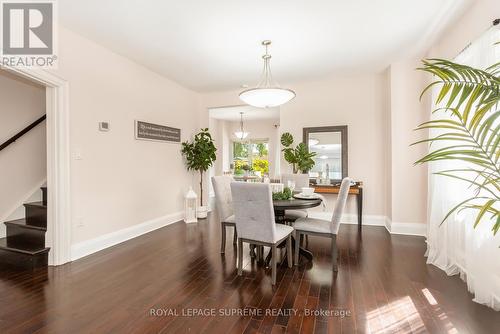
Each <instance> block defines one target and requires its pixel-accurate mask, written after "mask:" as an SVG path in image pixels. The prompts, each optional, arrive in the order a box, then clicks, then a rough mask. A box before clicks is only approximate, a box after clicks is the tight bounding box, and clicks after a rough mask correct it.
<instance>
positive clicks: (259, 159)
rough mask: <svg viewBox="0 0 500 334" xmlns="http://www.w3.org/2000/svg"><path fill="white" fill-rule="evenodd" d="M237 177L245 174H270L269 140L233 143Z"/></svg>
mask: <svg viewBox="0 0 500 334" xmlns="http://www.w3.org/2000/svg"><path fill="white" fill-rule="evenodd" d="M232 168H233V169H234V174H235V175H243V174H245V173H250V174H255V175H258V174H260V175H264V174H269V143H268V141H267V140H250V141H244V142H240V141H235V142H233V165H232Z"/></svg>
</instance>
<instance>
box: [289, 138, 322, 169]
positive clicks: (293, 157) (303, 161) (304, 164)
mask: <svg viewBox="0 0 500 334" xmlns="http://www.w3.org/2000/svg"><path fill="white" fill-rule="evenodd" d="M281 145H283V146H284V149H283V150H281V151H282V152H283V156H284V158H285V160H286V161H287V162H288V163H289V164H291V165H292V168H293V172H294V173H295V174H297V173H298V172H299V171H300V172H301V173H307V172H309V170H310V169H311V168H313V167H314V165H315V162H314V159H313V157H314V156H315V155H316V152H309V150H308V149H307V146H306V144H304V143H300V144H298V145H297V146H296V147H295V148H294V147H293V146H292V145H293V136H292V134H291V133H289V132H285V133H284V134H282V135H281Z"/></svg>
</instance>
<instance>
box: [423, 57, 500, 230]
mask: <svg viewBox="0 0 500 334" xmlns="http://www.w3.org/2000/svg"><path fill="white" fill-rule="evenodd" d="M420 70H423V71H425V72H428V73H431V74H432V75H434V78H435V79H436V81H434V82H433V83H431V84H430V85H429V86H427V88H426V89H425V90H424V91H423V92H422V95H423V94H424V93H425V92H426V91H427V90H428V89H429V88H431V87H433V86H435V85H437V86H438V87H439V89H438V91H439V94H438V95H437V98H436V104H438V105H443V107H438V108H437V109H436V110H434V112H438V111H440V110H444V111H446V112H447V113H448V114H447V115H445V116H441V117H436V118H435V119H433V120H431V121H428V122H425V123H423V124H421V125H419V126H418V128H417V129H418V130H424V131H427V130H428V129H439V130H440V131H441V132H440V133H439V135H434V136H431V137H430V138H428V139H424V140H421V141H419V142H417V143H414V144H419V143H425V144H433V143H439V142H443V141H444V144H443V145H442V147H440V148H434V147H431V146H429V147H430V150H429V151H430V152H429V153H428V154H426V155H425V156H424V157H422V158H421V159H420V160H418V161H417V162H416V163H419V164H420V163H428V162H436V161H442V160H448V161H457V160H459V161H460V162H462V163H463V164H467V167H466V168H465V167H462V166H460V167H456V168H452V169H448V170H442V171H439V172H436V173H435V174H438V175H441V176H444V177H450V178H454V179H458V180H461V181H463V182H467V183H469V185H470V187H472V188H473V189H475V192H474V194H473V195H472V197H470V198H468V199H466V200H464V201H462V202H461V203H459V204H457V205H456V206H454V207H453V208H451V209H450V211H449V212H448V213H447V214H446V216H445V217H444V218H443V222H444V221H445V220H446V219H447V218H448V217H449V216H450V215H451V214H452V213H453V212H455V211H459V210H464V209H469V210H475V212H476V214H475V215H476V218H475V221H474V227H476V226H477V224H479V223H480V221H481V218H483V217H485V216H488V217H490V218H491V219H492V220H493V222H494V225H493V227H492V232H493V234H496V233H497V232H498V231H499V230H500V210H499V204H500V164H499V158H500V132H499V125H498V119H500V110H499V109H498V103H500V78H499V76H498V74H499V73H500V62H499V63H496V64H494V65H492V66H491V67H489V68H487V69H485V70H482V69H477V68H473V67H470V66H466V65H462V64H457V63H454V62H451V61H449V60H445V59H428V60H424V61H423V66H422V68H420ZM438 115H443V113H441V114H438ZM450 115H451V117H450ZM431 148H432V149H431Z"/></svg>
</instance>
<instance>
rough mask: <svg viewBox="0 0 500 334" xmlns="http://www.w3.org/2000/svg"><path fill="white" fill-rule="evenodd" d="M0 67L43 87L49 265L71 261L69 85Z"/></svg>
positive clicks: (36, 73) (27, 71) (44, 75)
mask: <svg viewBox="0 0 500 334" xmlns="http://www.w3.org/2000/svg"><path fill="white" fill-rule="evenodd" d="M0 68H2V69H4V70H6V71H9V72H12V73H14V74H16V75H19V76H22V77H24V78H27V79H29V80H31V81H35V82H38V83H40V84H42V85H44V86H46V114H47V120H46V124H47V188H48V210H47V211H48V212H47V214H48V216H47V234H46V242H45V244H46V246H47V247H50V252H49V265H61V264H64V263H66V262H69V261H71V197H70V180H71V179H70V164H71V160H70V137H69V104H68V102H69V96H68V93H69V89H68V88H69V85H68V82H67V81H66V80H64V79H62V78H60V77H58V76H56V75H54V74H52V73H50V72H48V71H46V70H41V69H28V68H12V67H7V66H0Z"/></svg>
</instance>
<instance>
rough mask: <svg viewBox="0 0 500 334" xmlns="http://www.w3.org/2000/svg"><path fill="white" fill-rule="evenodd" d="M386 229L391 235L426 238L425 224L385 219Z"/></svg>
mask: <svg viewBox="0 0 500 334" xmlns="http://www.w3.org/2000/svg"><path fill="white" fill-rule="evenodd" d="M386 228H387V231H389V233H391V234H404V235H416V236H421V237H425V236H427V224H423V223H422V224H420V223H400V222H393V221H391V220H390V219H389V218H386Z"/></svg>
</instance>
